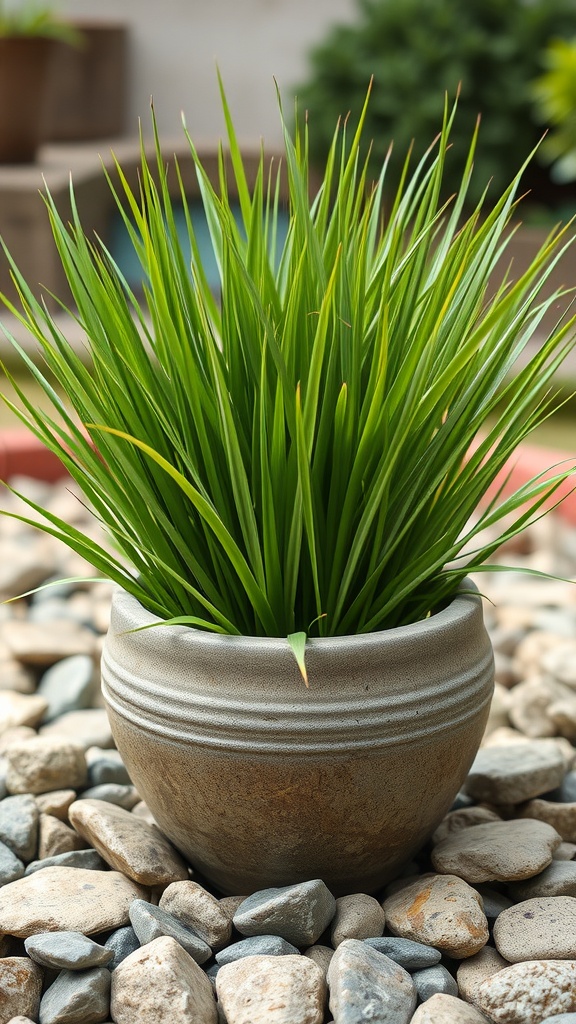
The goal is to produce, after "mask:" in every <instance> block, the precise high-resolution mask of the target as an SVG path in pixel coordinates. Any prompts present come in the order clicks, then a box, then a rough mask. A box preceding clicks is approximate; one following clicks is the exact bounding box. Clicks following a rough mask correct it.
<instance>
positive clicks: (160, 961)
mask: <svg viewBox="0 0 576 1024" xmlns="http://www.w3.org/2000/svg"><path fill="white" fill-rule="evenodd" d="M222 970H223V968H222ZM110 1013H111V1016H112V1018H113V1020H114V1021H115V1024H176V1021H177V1022H178V1024H200V1022H202V1024H217V1020H218V1013H217V1010H216V1001H215V999H214V993H213V990H212V985H211V984H210V981H209V979H208V978H207V976H206V974H205V973H204V971H203V970H202V968H201V967H199V966H198V964H197V963H195V962H194V960H193V959H192V957H191V956H190V954H189V953H187V952H186V950H185V949H183V948H182V946H181V945H180V944H179V943H178V942H176V941H175V939H171V938H169V937H168V936H163V937H161V938H159V939H154V941H153V942H149V943H147V944H146V945H145V946H141V947H140V949H137V950H135V951H134V953H131V954H130V955H129V956H127V957H126V959H125V960H123V961H122V963H121V964H119V965H118V967H117V968H116V970H115V971H113V972H112V993H111V1007H110Z"/></svg>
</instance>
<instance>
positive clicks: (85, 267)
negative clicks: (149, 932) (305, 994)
mask: <svg viewBox="0 0 576 1024" xmlns="http://www.w3.org/2000/svg"><path fill="white" fill-rule="evenodd" d="M223 104H224V111H225V116H226V121H227V127H228V143H229V148H230V158H231V163H232V167H233V173H232V174H231V175H228V174H227V173H226V171H225V167H226V164H225V161H224V158H223V155H221V160H220V175H219V181H217V182H212V181H211V180H210V178H209V176H208V174H207V172H206V170H205V169H204V167H203V165H202V162H201V160H200V159H199V157H198V154H197V152H196V149H195V147H194V143H193V141H192V139H190V138H189V145H190V149H191V153H192V157H193V159H194V162H195V165H196V171H197V175H198V180H199V185H200V191H201V195H202V201H203V205H204V209H205V213H206V218H207V222H208V225H209V228H210V234H211V238H212V243H213V246H214V251H215V255H216V261H217V264H218V268H219V274H220V280H221V299H220V301H218V300H217V299H216V298H215V297H214V295H213V292H212V291H211V289H210V287H209V285H208V282H207V279H206V276H205V272H204V268H203V266H202V262H201V259H200V251H199V246H198V242H197V238H196V234H195V229H194V224H193V222H192V220H191V219H190V218H188V221H187V230H188V241H187V247H186V246H183V245H182V242H181V239H180V237H179V235H178V231H177V228H176V221H175V216H174V204H173V202H172V200H171V198H170V189H169V186H168V180H167V170H166V168H165V164H164V157H163V155H162V152H161V146H160V142H159V141H158V138H157V139H156V141H157V165H156V166H154V167H153V166H151V165H150V164H149V162H148V161H147V160H146V158H145V155H144V150H143V153H142V167H141V191H140V194H134V192H133V191H132V190H131V188H130V186H129V184H128V182H127V180H126V178H125V177H124V176H123V174H122V170H121V168H120V167H118V180H116V179H115V180H114V181H113V180H110V187H111V188H112V189H113V191H114V194H115V196H116V200H117V202H118V207H119V209H120V210H121V211H122V214H123V216H124V218H125V223H126V227H127V230H128V232H129V234H130V237H131V241H132V244H133V247H134V250H135V252H136V254H137V256H138V258H139V260H140V263H141V266H142V275H143V282H144V285H143V296H144V297H143V299H138V297H137V296H136V295H135V294H133V293H132V292H131V291H130V288H129V287H128V285H127V282H126V281H125V279H124V278H123V275H122V271H121V269H120V268H119V267H118V266H117V265H116V263H115V261H114V259H113V257H112V256H111V255H110V253H108V252H107V251H106V249H105V247H104V246H103V244H102V243H101V242H99V241H98V240H89V239H87V238H86V237H85V234H84V232H83V230H82V225H81V223H80V221H79V218H78V216H77V214H74V215H73V221H72V223H71V224H70V225H66V224H64V223H63V222H62V220H61V218H60V216H59V214H58V211H57V209H56V207H55V205H54V203H53V202H52V201H51V199H50V197H48V198H47V203H48V209H49V212H50V217H51V220H52V225H53V231H54V237H55V240H56V245H57V246H58V250H59V253H60V257H61V259H62V263H63V265H64V267H65V270H66V274H67V277H68V280H69V283H70V288H71V291H72V294H73V296H74V302H75V304H76V307H77V311H76V312H74V313H73V314H71V315H73V316H74V317H76V318H77V320H78V321H79V323H80V324H81V325H82V327H83V329H84V331H85V333H86V338H87V345H88V349H89V354H90V363H89V365H86V364H85V362H84V361H83V360H82V359H81V358H80V357H79V356H78V355H77V353H76V352H75V351H74V350H73V348H72V347H71V346H70V344H69V343H68V342H67V340H66V337H65V335H64V334H63V333H62V331H61V330H60V328H59V327H58V326H57V324H56V323H55V322H54V320H53V318H52V317H51V315H50V314H49V313H48V312H47V311H46V309H45V308H44V307H43V306H42V305H41V304H40V303H39V302H37V301H36V300H35V298H34V296H33V294H32V292H31V291H30V289H29V288H28V286H27V284H26V282H25V281H24V280H23V278H22V276H21V275H20V274H19V273H18V270H17V268H16V267H14V268H13V273H14V279H15V281H16V284H17V286H18V289H19V292H20V298H21V308H20V309H16V308H15V307H14V306H11V305H10V304H9V303H8V305H9V306H10V308H11V309H12V312H14V313H15V314H16V315H17V316H19V317H20V319H21V321H22V323H24V324H25V325H26V326H27V327H28V329H29V330H30V331H31V332H32V334H33V335H34V336H35V338H36V339H37V341H38V344H39V346H40V350H41V353H42V355H43V359H44V361H45V364H46V366H47V368H48V373H49V375H50V379H56V380H57V381H58V383H59V384H60V385H61V387H62V388H63V390H64V392H65V394H66V396H67V400H68V404H64V403H63V402H61V401H60V399H59V398H58V397H57V395H56V393H55V392H54V391H53V390H52V386H51V384H50V380H49V376H48V373H46V374H45V372H44V371H42V370H41V369H40V368H38V367H37V366H36V365H35V364H34V362H33V361H32V360H31V359H30V358H29V357H28V356H27V355H26V353H25V352H24V351H23V350H21V349H19V347H18V345H17V343H16V341H15V340H13V344H14V346H15V347H16V348H17V349H18V350H19V352H20V355H21V358H22V360H23V361H24V363H26V365H27V367H28V370H29V372H30V374H31V376H32V377H33V378H34V379H35V380H36V381H37V382H38V383H40V385H41V386H42V387H43V389H44V390H45V391H46V393H47V394H48V395H50V397H51V399H52V402H53V405H54V409H55V415H54V417H53V418H52V417H50V416H48V415H46V414H45V413H43V412H40V411H39V410H38V409H37V408H36V407H35V406H34V404H33V403H31V402H30V401H28V400H27V398H26V396H25V394H23V393H21V394H20V398H21V402H22V407H23V408H22V410H21V413H20V414H21V416H22V419H23V420H24V421H25V422H26V423H27V424H28V425H29V426H30V428H31V429H32V430H33V431H34V433H35V434H36V435H37V436H38V437H39V438H41V439H42V441H43V442H44V443H45V444H46V445H47V446H48V448H50V449H51V450H52V451H55V452H57V453H58V454H59V455H60V457H61V459H62V461H63V463H64V465H65V466H66V467H67V469H68V470H69V471H70V473H71V475H72V476H73V477H74V478H75V479H76V480H77V481H79V482H80V484H81V485H82V487H83V489H84V492H85V494H86V495H87V498H88V499H89V500H90V502H91V503H92V505H93V508H94V514H95V516H96V518H97V520H98V521H100V522H101V523H102V524H103V525H104V527H105V529H106V531H107V532H108V534H109V535H110V537H111V539H112V542H113V546H112V547H111V548H108V547H107V546H106V545H105V544H99V543H97V542H96V541H94V540H93V539H92V538H91V537H88V536H84V535H82V534H81V533H79V532H78V531H77V530H75V529H74V527H73V526H71V525H68V524H66V523H64V522H62V521H60V520H58V519H57V518H56V517H54V516H53V515H51V514H48V513H43V515H44V519H43V525H42V528H43V529H45V530H47V531H48V532H50V533H53V534H55V535H56V536H59V537H62V539H63V540H64V541H65V542H66V543H67V544H68V545H70V547H72V548H73V549H74V550H76V551H77V552H79V553H80V554H82V555H83V556H85V557H86V558H88V559H89V560H90V562H91V563H92V564H93V565H94V566H95V567H96V568H97V570H98V571H99V573H101V574H102V575H103V576H105V577H106V578H108V579H112V580H114V581H116V583H118V584H119V589H118V592H117V594H116V597H115V599H114V603H113V613H112V622H111V627H110V632H109V635H108V639H107V643H106V648H105V652H104V657H103V665H102V678H103V690H104V695H105V698H106V702H107V705H108V709H109V713H110V718H111V722H112V727H113V731H114V735H115V738H116V741H117V744H118V747H119V749H120V750H121V753H122V756H123V758H124V760H125V762H126V765H127V767H128V769H129V771H130V775H131V777H132V779H133V781H134V782H135V784H136V785H137V787H138V790H139V792H140V793H141V795H142V796H143V798H144V799H145V800H146V802H147V803H148V805H149V806H150V808H151V810H152V812H153V814H154V816H155V818H156V819H157V821H158V823H159V824H160V826H161V827H162V829H163V830H164V831H165V832H166V834H167V835H168V836H169V837H170V838H171V839H172V840H173V842H174V843H175V844H176V845H177V846H178V847H179V848H180V849H181V850H182V851H183V852H184V853H185V854H186V856H187V857H188V859H189V860H190V862H191V863H192V864H193V865H195V866H196V867H197V868H198V869H199V870H201V871H202V872H203V873H204V875H205V876H206V877H208V878H209V879H211V880H212V881H213V882H214V883H215V884H216V885H217V886H218V887H219V888H220V889H222V890H223V891H230V892H234V893H238V892H251V891H253V890H255V889H259V888H263V887H266V886H269V885H282V884H287V883H290V882H294V881H297V880H302V879H307V878H312V877H321V878H323V879H324V880H325V882H326V883H327V884H328V885H329V886H330V887H331V888H333V890H334V891H335V892H347V891H348V892H350V891H352V892H358V891H360V892H369V891H372V890H374V889H376V888H377V887H378V886H380V885H381V884H382V883H383V882H384V881H385V880H386V879H387V878H389V877H391V876H393V874H394V872H395V871H397V870H398V869H399V867H400V866H401V865H402V863H403V862H404V861H405V860H406V859H407V858H409V857H410V856H411V854H413V853H414V852H415V851H416V850H417V849H418V848H419V847H420V846H421V845H422V844H423V843H424V842H425V840H426V838H427V837H428V835H429V834H430V833H431V831H432V829H433V828H434V827H435V825H436V824H437V822H439V821H440V819H441V818H442V817H443V815H444V814H445V812H446V811H447V809H448V808H449V806H450V804H451V802H452V800H453V798H454V795H455V793H456V791H457V790H458V788H459V786H460V785H461V783H462V781H463V779H464V778H465V776H466V773H467V771H468V768H469V766H470V764H471V762H472V759H473V757H474V755H475V752H476V749H477V747H478V745H479V742H480V739H481V736H482V732H483V729H484V725H485V721H486V717H487V714H488V708H489V703H490V698H491V693H492V685H493V670H492V652H491V647H490V643H489V640H488V637H487V634H486V631H485V629H484V625H483V620H482V607H481V601H480V597H479V595H478V592H477V591H476V590H475V588H474V586H473V585H472V584H471V583H470V582H469V581H468V580H467V578H466V577H467V574H468V573H469V572H470V571H476V570H480V569H482V568H483V567H485V566H486V563H487V560H488V559H489V558H490V556H491V554H492V552H493V551H494V549H495V548H496V547H497V545H498V544H499V542H500V541H502V540H504V539H506V538H509V537H512V536H514V535H515V534H516V533H518V532H519V531H520V530H522V529H523V527H524V526H525V525H526V524H527V523H528V522H529V521H531V520H532V519H534V518H535V517H537V516H538V515H540V514H541V513H542V508H543V505H544V503H545V501H546V500H547V498H548V497H549V496H550V495H551V493H552V492H553V491H554V489H555V487H556V486H557V485H558V484H559V483H560V482H562V481H564V480H565V479H566V477H567V476H568V475H569V474H570V473H573V472H574V467H565V466H564V467H559V468H558V470H557V471H556V472H555V473H554V474H553V475H552V477H550V478H548V479H546V480H545V479H543V478H538V479H536V480H534V481H531V482H530V483H529V484H527V485H525V486H523V487H522V488H521V489H520V490H519V491H517V492H516V493H515V494H514V495H513V496H511V497H507V498H504V497H502V496H501V495H500V496H498V495H497V496H496V497H495V498H494V497H493V498H492V499H491V500H490V501H488V500H486V501H485V503H484V504H483V502H484V500H485V496H486V493H487V492H488V491H489V489H490V487H491V485H492V484H493V483H494V481H495V479H496V477H497V476H498V474H499V472H500V471H501V470H502V468H503V467H504V466H505V465H506V463H507V461H508V459H509V457H510V455H511V454H512V453H513V452H514V450H515V449H516V448H517V446H518V445H519V444H520V443H521V442H522V441H523V440H524V439H525V438H526V437H527V436H528V435H529V433H530V431H531V430H532V429H533V428H534V426H536V425H537V424H538V423H539V422H540V421H541V420H543V419H544V418H546V416H548V415H549V413H550V410H551V407H552V406H551V400H550V397H549V389H550V384H551V381H552V378H553V375H554V372H555V370H556V369H557V367H558V366H559V365H560V363H561V361H562V359H563V358H564V356H565V355H566V354H567V352H568V351H569V350H570V348H571V347H572V345H573V337H572V335H573V323H572V322H571V323H570V324H566V323H565V324H563V325H562V326H561V327H560V328H558V329H557V330H556V331H554V332H553V334H552V335H550V336H549V337H548V338H546V339H544V340H543V341H542V343H541V344H540V345H539V347H538V348H537V349H536V350H534V351H533V352H531V354H529V355H528V358H526V359H524V360H522V361H521V363H520V368H518V369H516V364H517V361H518V360H519V357H520V356H522V355H524V356H526V349H527V346H528V343H529V342H530V340H531V339H532V338H533V337H534V336H535V334H536V333H537V332H538V327H539V324H540V323H541V321H542V318H543V316H544V315H545V313H546V310H547V308H548V307H549V306H550V305H551V303H552V302H553V301H554V297H552V298H547V299H546V300H544V301H542V302H540V301H539V294H540V289H541V288H542V287H543V284H544V282H545V281H546V278H547V275H548V274H550V273H551V271H552V269H553V267H554V263H555V261H556V260H558V258H559V256H560V254H561V252H562V249H563V247H564V246H565V245H567V244H570V243H569V242H566V241H565V236H564V233H563V232H560V233H558V234H556V235H554V236H551V237H550V239H549V240H548V241H547V243H546V245H545V246H544V247H543V248H542V250H541V251H540V252H539V254H538V256H537V258H536V259H535V260H534V262H533V263H532V265H531V266H530V267H529V269H528V270H527V271H526V272H525V273H524V274H523V275H522V276H521V278H520V279H519V280H518V281H516V282H515V283H509V284H507V283H506V282H505V283H503V284H502V285H501V287H499V288H497V289H496V290H495V291H493V290H491V288H492V286H491V285H490V284H489V281H490V277H491V273H492V270H493V268H494V266H495V264H496V262H497V261H498V259H499V258H500V257H501V255H502V252H503V250H504V249H505V246H506V245H507V241H508V238H509V234H508V232H507V231H506V228H507V225H508V224H509V221H510V218H511V216H512V213H513V211H514V208H515V203H516V198H515V197H516V193H517V190H518V187H519V182H520V174H519V175H518V177H517V178H516V179H515V180H514V181H513V182H512V184H511V185H510V187H509V188H508V189H507V190H506V191H505V193H504V194H503V195H502V196H501V197H500V198H498V199H497V200H496V201H495V202H493V203H492V205H491V207H490V208H489V209H488V208H486V209H485V204H484V203H483V202H481V203H480V204H479V205H478V207H477V208H476V210H475V211H474V213H473V214H472V216H470V217H469V219H467V220H464V221H462V210H463V208H464V204H465V199H466V193H467V189H468V185H469V182H470V178H471V175H472V164H473V155H474V149H475V145H476V136H475V137H474V139H473V140H472V145H471V149H470V154H469V157H468V161H467V164H466V168H465V172H464V175H463V179H462V183H461V187H460V189H459V191H458V194H457V195H456V196H455V197H454V198H453V200H452V202H451V203H446V204H445V203H443V201H442V199H441V195H442V180H443V170H444V166H445V162H446V160H447V159H448V154H447V151H448V146H449V136H450V129H451V125H452V123H453V120H454V117H455V110H452V111H450V110H448V109H447V111H446V114H445V118H444V124H443V126H442V130H441V134H440V136H439V138H438V140H437V142H436V143H435V145H434V146H433V147H432V148H431V149H430V150H429V151H428V153H427V154H426V156H425V157H424V159H423V160H422V161H421V162H420V163H419V164H418V165H417V167H416V168H415V169H414V170H413V171H409V169H408V160H407V162H406V166H405V169H404V174H403V178H402V183H401V186H400V189H399V191H398V192H397V194H396V195H388V194H387V191H386V166H384V167H383V168H382V172H381V174H380V177H379V179H378V180H377V182H375V183H374V185H370V183H369V182H368V180H367V172H366V165H365V164H364V163H363V159H362V157H361V145H362V141H363V140H362V125H363V118H364V116H365V111H366V108H365V110H364V114H363V115H362V118H361V119H360V123H359V126H358V128H357V130H356V132H355V133H354V135H353V137H349V128H348V127H347V126H342V127H340V128H339V129H338V130H337V132H336V134H335V137H334V142H333V145H332V149H331V151H330V155H329V157H328V160H327V163H326V167H325V171H324V177H323V181H322V183H321V186H320V189H319V191H318V192H317V194H316V195H314V196H313V197H312V199H310V198H309V169H308V141H307V137H306V130H304V131H303V132H300V131H297V133H296V136H295V138H294V139H293V138H292V137H291V135H290V133H289V132H288V131H287V130H286V129H284V133H285V134H284V137H285V160H286V166H285V173H286V175H287V179H288V192H289V209H288V218H289V220H288V231H287V235H286V237H285V239H284V240H283V241H281V240H280V232H279V221H280V215H281V209H280V203H279V194H280V191H279V190H280V184H279V182H280V177H279V175H280V171H279V170H278V169H276V168H270V167H268V166H267V165H266V162H265V161H264V158H262V160H261V163H260V167H259V172H258V175H257V179H256V182H255V185H254V187H253V188H252V189H250V188H249V187H248V184H247V178H246V174H245V169H244V165H243V161H242V156H241V153H240V150H239V146H238V143H237V140H236V136H235V133H234V128H233V124H232V121H231V117H230V113H229V110H228V107H227V105H226V100H225V97H224V96H223ZM182 199H183V201H184V208H185V210H186V202H185V200H186V197H185V195H184V194H183V195H182ZM236 202H237V203H238V204H239V207H240V211H241V223H240V224H238V223H237V220H236V219H235V216H234V206H235V203H236ZM70 409H71V410H73V412H71V411H70ZM29 504H30V505H32V508H33V509H34V510H35V512H42V510H41V509H39V508H37V506H36V505H34V503H33V502H29ZM34 519H36V517H34ZM488 527H489V528H490V531H489V539H486V534H485V533H484V530H485V529H486V528H488Z"/></svg>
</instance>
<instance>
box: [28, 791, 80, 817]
mask: <svg viewBox="0 0 576 1024" xmlns="http://www.w3.org/2000/svg"><path fill="white" fill-rule="evenodd" d="M75 799H76V790H74V789H54V790H50V791H49V792H47V793H37V794H36V804H37V806H38V810H39V811H40V813H41V814H51V815H52V816H53V817H54V818H58V819H59V821H64V822H66V821H67V820H68V808H69V807H70V804H73V803H74V801H75Z"/></svg>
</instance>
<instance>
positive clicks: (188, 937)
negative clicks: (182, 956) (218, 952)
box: [130, 900, 212, 964]
mask: <svg viewBox="0 0 576 1024" xmlns="http://www.w3.org/2000/svg"><path fill="white" fill-rule="evenodd" d="M130 923H131V925H132V927H133V929H134V931H135V932H136V935H137V936H138V939H139V941H140V944H141V945H142V946H145V945H146V944H147V943H149V942H153V941H154V939H158V938H160V937H161V936H163V935H168V936H170V938H172V939H175V940H176V942H179V943H180V945H181V946H182V947H183V949H185V950H186V952H187V953H188V954H189V955H190V956H191V957H192V959H193V960H195V961H196V963H197V964H204V963H206V961H207V960H209V959H210V957H211V956H212V950H211V949H210V946H208V945H207V943H205V942H204V941H203V939H201V938H200V936H199V935H196V934H195V933H194V932H193V931H191V930H190V929H189V928H186V927H185V926H184V925H183V924H182V923H181V922H180V921H178V920H177V919H176V918H175V917H173V916H172V914H168V913H167V912H166V911H165V910H161V909H160V907H155V906H153V905H152V904H151V903H147V902H146V901H145V900H134V901H133V902H132V903H131V905H130Z"/></svg>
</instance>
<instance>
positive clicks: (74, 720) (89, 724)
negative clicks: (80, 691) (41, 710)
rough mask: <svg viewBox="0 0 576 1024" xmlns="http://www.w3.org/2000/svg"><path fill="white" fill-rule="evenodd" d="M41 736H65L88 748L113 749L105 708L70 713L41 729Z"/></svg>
mask: <svg viewBox="0 0 576 1024" xmlns="http://www.w3.org/2000/svg"><path fill="white" fill-rule="evenodd" d="M39 732H40V735H41V736H64V737H66V739H72V740H74V741H75V742H76V743H80V744H81V745H82V746H83V747H84V749H86V748H87V747H104V748H106V747H112V746H113V745H114V740H113V738H112V730H111V729H110V723H109V721H108V715H107V714H106V712H105V710H104V708H86V709H85V710H84V711H68V712H66V714H65V715H60V717H59V718H55V719H53V721H52V722H48V724H47V725H42V726H41V727H40V730H39Z"/></svg>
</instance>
